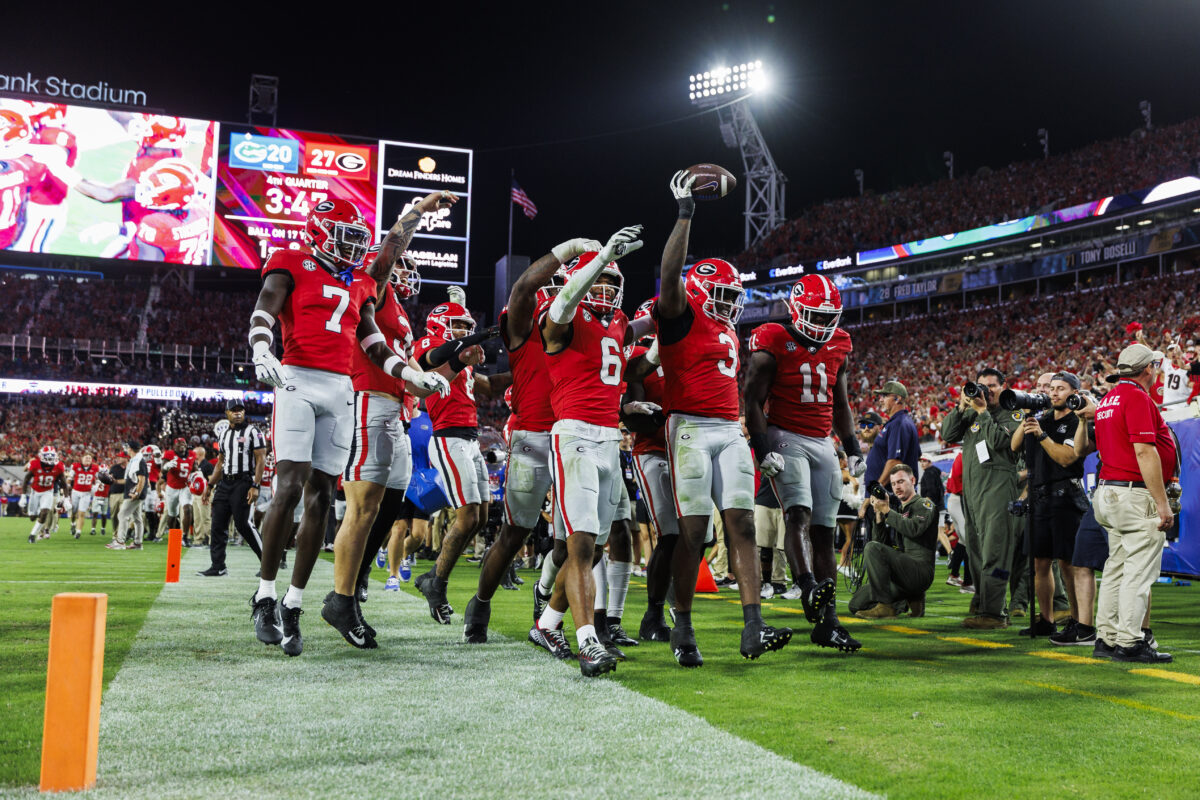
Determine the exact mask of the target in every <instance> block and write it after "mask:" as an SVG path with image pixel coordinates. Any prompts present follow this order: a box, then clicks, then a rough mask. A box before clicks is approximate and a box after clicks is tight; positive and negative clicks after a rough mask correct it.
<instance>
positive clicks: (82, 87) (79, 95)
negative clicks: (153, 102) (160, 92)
mask: <svg viewBox="0 0 1200 800" xmlns="http://www.w3.org/2000/svg"><path fill="white" fill-rule="evenodd" d="M0 92H11V93H13V94H36V95H40V96H42V97H54V98H60V99H64V100H90V101H92V102H94V103H112V104H114V105H124V106H144V105H146V93H145V92H143V91H140V90H138V89H122V88H120V87H117V86H111V85H109V84H108V83H106V82H105V81H100V82H98V83H73V82H72V81H69V80H67V79H66V78H63V77H60V76H58V75H50V76H48V77H45V78H41V77H37V78H35V77H34V76H33V74H32V73H29V72H26V73H25V74H24V75H6V74H4V73H0Z"/></svg>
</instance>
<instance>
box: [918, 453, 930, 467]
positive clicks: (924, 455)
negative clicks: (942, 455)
mask: <svg viewBox="0 0 1200 800" xmlns="http://www.w3.org/2000/svg"><path fill="white" fill-rule="evenodd" d="M922 461H928V462H929V463H930V464H932V463H933V457H932V456H930V455H929V454H928V453H921V457H920V458H918V459H917V463H918V464H919V463H921V462H922Z"/></svg>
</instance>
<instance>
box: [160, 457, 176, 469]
mask: <svg viewBox="0 0 1200 800" xmlns="http://www.w3.org/2000/svg"><path fill="white" fill-rule="evenodd" d="M178 463H179V462H178V461H176V460H175V459H171V460H170V461H168V462H167V463H165V464H163V465H162V468H163V470H164V471H166V472H170V471H171V470H173V469H175V466H176V465H177V464H178Z"/></svg>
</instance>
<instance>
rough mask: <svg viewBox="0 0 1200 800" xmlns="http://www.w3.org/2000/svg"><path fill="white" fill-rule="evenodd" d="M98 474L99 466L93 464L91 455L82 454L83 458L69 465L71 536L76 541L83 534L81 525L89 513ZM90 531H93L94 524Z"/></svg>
mask: <svg viewBox="0 0 1200 800" xmlns="http://www.w3.org/2000/svg"><path fill="white" fill-rule="evenodd" d="M99 474H100V465H99V464H95V463H93V459H92V454H91V453H84V454H83V458H81V459H80V460H79V461H77V462H75V463H74V464H72V465H71V535H72V536H74V537H75V538H76V539H78V538H79V535H80V534H81V533H83V524H84V522H85V521H86V520H87V518H88V515H89V514H90V513H91V510H92V495H93V493H94V492H95V491H96V487H97V486H98V485H99V484H98V482H97V481H96V477H97V476H98V475H99ZM92 529H93V531H94V530H95V523H94V522H93V523H92Z"/></svg>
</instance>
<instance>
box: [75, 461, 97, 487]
mask: <svg viewBox="0 0 1200 800" xmlns="http://www.w3.org/2000/svg"><path fill="white" fill-rule="evenodd" d="M71 472H72V473H73V474H74V478H73V479H72V481H71V491H73V492H90V491H91V490H92V487H93V486H95V485H96V476H97V475H99V474H100V465H99V464H97V463H95V462H92V465H91V466H90V467H85V466H84V465H83V464H80V463H78V462H77V463H75V464H72V465H71Z"/></svg>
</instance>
